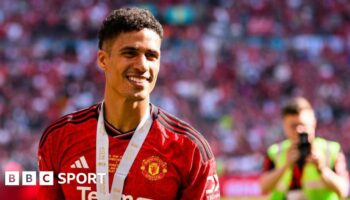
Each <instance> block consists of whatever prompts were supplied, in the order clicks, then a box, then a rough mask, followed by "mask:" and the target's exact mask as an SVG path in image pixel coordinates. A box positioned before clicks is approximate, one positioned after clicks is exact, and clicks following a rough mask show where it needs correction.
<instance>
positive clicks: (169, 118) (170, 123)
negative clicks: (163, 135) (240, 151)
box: [157, 108, 214, 161]
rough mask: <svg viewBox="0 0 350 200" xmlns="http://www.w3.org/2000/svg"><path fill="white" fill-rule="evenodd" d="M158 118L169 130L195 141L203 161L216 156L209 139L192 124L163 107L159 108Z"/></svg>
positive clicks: (192, 141)
mask: <svg viewBox="0 0 350 200" xmlns="http://www.w3.org/2000/svg"><path fill="white" fill-rule="evenodd" d="M157 119H158V121H159V123H160V124H162V126H164V128H165V129H167V131H169V132H171V133H172V134H175V135H179V136H180V137H183V138H184V139H186V140H188V141H190V142H191V143H193V144H194V145H195V146H196V147H197V148H198V149H199V151H200V153H201V156H202V158H203V161H207V160H211V159H212V158H213V157H214V156H213V153H212V151H211V148H210V146H209V144H208V142H207V140H206V139H205V138H204V136H203V135H202V134H201V133H200V132H199V131H197V130H196V129H195V128H193V127H192V126H191V125H190V124H188V123H187V122H185V121H184V120H182V119H179V118H178V117H176V116H174V115H172V114H170V113H168V112H166V111H164V110H163V109H161V108H158V116H157Z"/></svg>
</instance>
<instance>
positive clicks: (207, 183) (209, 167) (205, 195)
mask: <svg viewBox="0 0 350 200" xmlns="http://www.w3.org/2000/svg"><path fill="white" fill-rule="evenodd" d="M194 154H195V155H194V158H193V160H192V163H187V164H191V165H192V167H191V168H192V169H191V172H190V174H189V176H188V177H185V178H186V183H184V185H183V188H182V191H181V194H180V198H179V199H182V200H192V199H203V200H206V199H212V200H219V199H220V189H219V178H218V176H217V174H216V163H215V159H214V157H212V158H211V159H210V160H207V161H205V162H203V160H202V158H201V156H200V153H199V152H198V151H197V152H195V153H194Z"/></svg>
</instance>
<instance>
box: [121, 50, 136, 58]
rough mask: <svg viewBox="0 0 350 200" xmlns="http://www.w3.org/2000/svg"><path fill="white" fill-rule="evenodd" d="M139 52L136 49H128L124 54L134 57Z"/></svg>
mask: <svg viewBox="0 0 350 200" xmlns="http://www.w3.org/2000/svg"><path fill="white" fill-rule="evenodd" d="M136 54H137V53H136V52H135V51H126V52H123V55H124V56H126V57H133V56H135V55H136Z"/></svg>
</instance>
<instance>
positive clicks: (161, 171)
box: [141, 156, 168, 181]
mask: <svg viewBox="0 0 350 200" xmlns="http://www.w3.org/2000/svg"><path fill="white" fill-rule="evenodd" d="M141 171H142V174H143V176H144V177H146V178H147V179H148V180H150V181H157V180H160V179H162V178H163V177H164V176H165V174H166V173H167V172H168V170H167V163H166V162H164V161H163V160H161V159H160V158H159V157H158V156H151V157H149V158H147V159H144V160H143V161H142V166H141Z"/></svg>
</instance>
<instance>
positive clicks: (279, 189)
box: [267, 138, 340, 200]
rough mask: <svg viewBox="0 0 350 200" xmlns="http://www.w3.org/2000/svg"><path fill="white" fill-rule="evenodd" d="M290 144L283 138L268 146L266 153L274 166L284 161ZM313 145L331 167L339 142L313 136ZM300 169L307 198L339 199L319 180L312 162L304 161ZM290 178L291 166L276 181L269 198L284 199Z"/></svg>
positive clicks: (311, 199)
mask: <svg viewBox="0 0 350 200" xmlns="http://www.w3.org/2000/svg"><path fill="white" fill-rule="evenodd" d="M290 145H291V142H290V140H284V141H282V142H280V143H277V144H273V145H271V146H270V147H269V148H268V151H267V154H268V156H269V158H270V159H271V160H272V161H273V162H274V164H275V167H276V168H280V167H282V166H283V165H284V164H285V163H286V155H287V150H288V148H289V147H290ZM313 145H316V149H317V151H320V154H321V155H323V156H325V159H326V164H327V166H328V167H330V168H333V167H334V164H335V160H336V158H337V156H338V153H339V151H340V145H339V143H337V142H333V141H327V140H325V139H323V138H315V140H314V142H313ZM302 170H303V172H302V177H301V189H302V191H303V192H304V194H305V196H306V197H307V199H308V200H321V199H322V200H338V199H340V197H339V196H338V194H337V193H336V192H335V191H332V190H330V189H329V188H327V187H326V185H325V183H324V182H323V181H322V180H321V175H320V173H319V171H318V170H317V168H316V166H315V165H314V164H313V163H306V164H305V165H304V167H303V169H302ZM291 180H292V168H289V169H287V170H286V171H285V173H284V174H283V175H282V177H281V179H280V180H279V181H278V183H277V185H276V187H275V189H274V190H273V191H272V193H271V196H270V199H272V200H280V199H281V200H283V199H285V197H286V194H287V192H288V190H289V186H290V184H291Z"/></svg>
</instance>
